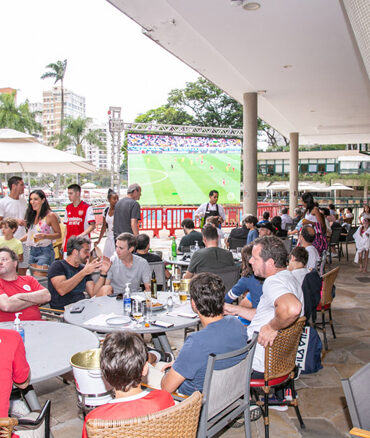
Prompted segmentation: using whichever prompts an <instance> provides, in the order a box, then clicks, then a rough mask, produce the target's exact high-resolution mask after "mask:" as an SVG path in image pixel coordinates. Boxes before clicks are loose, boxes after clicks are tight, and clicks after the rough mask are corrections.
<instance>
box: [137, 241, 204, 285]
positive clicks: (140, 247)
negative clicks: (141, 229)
mask: <svg viewBox="0 0 370 438" xmlns="http://www.w3.org/2000/svg"><path fill="white" fill-rule="evenodd" d="M199 234H200V233H199ZM149 248H150V238H149V236H148V235H147V234H139V235H138V236H137V238H136V252H135V255H137V256H139V257H141V258H143V259H144V260H146V261H147V262H148V263H155V262H163V260H162V257H160V256H159V255H158V254H155V253H152V252H149ZM164 273H165V276H166V278H167V279H169V278H171V274H170V272H169V271H168V269H166V270H165V271H164Z"/></svg>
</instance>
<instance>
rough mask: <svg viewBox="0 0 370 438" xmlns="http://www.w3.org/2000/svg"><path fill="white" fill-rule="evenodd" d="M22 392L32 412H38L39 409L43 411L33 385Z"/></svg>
mask: <svg viewBox="0 0 370 438" xmlns="http://www.w3.org/2000/svg"><path fill="white" fill-rule="evenodd" d="M22 392H23V397H24V398H25V400H26V402H27V404H28V406H29V408H30V409H31V411H37V410H38V409H41V406H40V403H39V400H38V398H37V395H36V392H35V390H34V389H33V386H32V385H29V386H28V388H27V389H26V390H25V391H22Z"/></svg>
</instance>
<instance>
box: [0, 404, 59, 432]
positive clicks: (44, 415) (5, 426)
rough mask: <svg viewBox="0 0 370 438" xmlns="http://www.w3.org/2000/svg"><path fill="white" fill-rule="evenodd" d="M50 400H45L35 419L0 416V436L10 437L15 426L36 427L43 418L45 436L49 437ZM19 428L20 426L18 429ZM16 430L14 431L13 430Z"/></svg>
mask: <svg viewBox="0 0 370 438" xmlns="http://www.w3.org/2000/svg"><path fill="white" fill-rule="evenodd" d="M50 404H51V402H50V400H47V401H46V402H45V404H44V407H43V408H42V410H41V412H40V414H39V415H38V417H37V418H36V420H29V419H22V418H20V419H17V418H0V438H11V436H12V432H13V431H14V428H15V427H16V426H31V427H37V426H39V425H40V424H41V423H42V422H43V421H44V420H45V438H49V437H50ZM19 430H21V428H20V429H19ZM15 432H16V431H15Z"/></svg>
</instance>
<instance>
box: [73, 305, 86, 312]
mask: <svg viewBox="0 0 370 438" xmlns="http://www.w3.org/2000/svg"><path fill="white" fill-rule="evenodd" d="M84 308H85V306H81V305H78V306H74V307H72V309H71V313H81V312H82V311H83V310H84Z"/></svg>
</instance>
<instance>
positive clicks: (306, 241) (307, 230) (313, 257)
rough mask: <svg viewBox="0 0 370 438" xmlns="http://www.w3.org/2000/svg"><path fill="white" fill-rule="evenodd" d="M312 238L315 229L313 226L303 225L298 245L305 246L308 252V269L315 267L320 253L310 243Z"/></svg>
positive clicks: (313, 238)
mask: <svg viewBox="0 0 370 438" xmlns="http://www.w3.org/2000/svg"><path fill="white" fill-rule="evenodd" d="M314 240H315V230H314V229H313V227H311V225H305V226H304V227H303V228H302V230H301V234H300V235H299V239H298V242H299V244H300V246H303V248H306V251H307V252H308V262H307V265H306V267H307V268H308V269H316V265H317V263H318V261H319V260H320V255H319V253H318V251H317V249H316V248H315V247H314V246H313V245H312V243H313V241H314Z"/></svg>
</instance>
